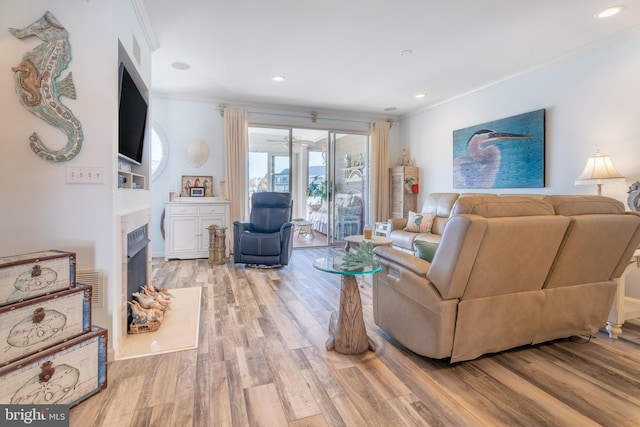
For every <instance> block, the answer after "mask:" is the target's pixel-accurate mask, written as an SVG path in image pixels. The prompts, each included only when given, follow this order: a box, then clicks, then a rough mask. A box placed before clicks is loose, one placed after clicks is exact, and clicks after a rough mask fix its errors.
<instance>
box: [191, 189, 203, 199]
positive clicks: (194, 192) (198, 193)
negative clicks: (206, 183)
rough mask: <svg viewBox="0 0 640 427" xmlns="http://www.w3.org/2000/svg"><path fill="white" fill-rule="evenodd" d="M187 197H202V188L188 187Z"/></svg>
mask: <svg viewBox="0 0 640 427" xmlns="http://www.w3.org/2000/svg"><path fill="white" fill-rule="evenodd" d="M189 196H190V197H204V187H190V188H189Z"/></svg>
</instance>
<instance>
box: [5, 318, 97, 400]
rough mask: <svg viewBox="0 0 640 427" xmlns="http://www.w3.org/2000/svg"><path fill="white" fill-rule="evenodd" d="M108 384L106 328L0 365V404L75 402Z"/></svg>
mask: <svg viewBox="0 0 640 427" xmlns="http://www.w3.org/2000/svg"><path fill="white" fill-rule="evenodd" d="M106 387H107V330H106V329H102V328H98V327H93V329H92V330H91V332H88V333H86V334H83V335H81V336H79V337H76V338H73V339H70V340H69V341H67V342H65V343H62V344H59V345H56V346H53V347H50V348H48V349H46V350H43V351H42V352H40V353H38V354H35V355H33V356H31V357H27V358H24V359H22V360H19V361H17V362H14V363H12V364H9V365H7V366H4V367H2V368H0V404H19V405H20V404H21V405H40V404H42V405H53V404H65V405H70V406H74V405H76V404H78V403H80V402H81V401H83V400H85V399H86V398H88V397H90V396H93V395H94V394H96V393H98V392H99V391H101V390H103V389H105V388H106Z"/></svg>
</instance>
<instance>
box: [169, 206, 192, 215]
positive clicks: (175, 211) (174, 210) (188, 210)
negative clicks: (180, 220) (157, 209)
mask: <svg viewBox="0 0 640 427" xmlns="http://www.w3.org/2000/svg"><path fill="white" fill-rule="evenodd" d="M197 213H198V206H194V205H183V206H180V205H173V206H171V215H196V214H197Z"/></svg>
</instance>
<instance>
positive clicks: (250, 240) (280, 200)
mask: <svg viewBox="0 0 640 427" xmlns="http://www.w3.org/2000/svg"><path fill="white" fill-rule="evenodd" d="M251 205H252V206H251V217H250V220H249V221H234V223H233V260H234V262H236V263H245V264H255V265H265V266H274V267H275V266H280V265H287V264H288V263H289V259H290V258H291V252H292V250H293V224H292V223H291V222H290V221H291V194H290V193H275V192H265V193H254V194H253V196H252V197H251Z"/></svg>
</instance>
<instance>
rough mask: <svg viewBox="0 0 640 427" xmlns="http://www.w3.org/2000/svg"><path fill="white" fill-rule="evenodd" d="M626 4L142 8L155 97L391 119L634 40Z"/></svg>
mask: <svg viewBox="0 0 640 427" xmlns="http://www.w3.org/2000/svg"><path fill="white" fill-rule="evenodd" d="M619 1H620V2H618V0H320V1H310V0H224V1H223V0H180V1H177V0H143V2H144V6H145V7H146V11H147V14H148V18H149V22H150V23H151V28H152V30H153V33H155V36H156V37H157V41H158V44H159V48H158V49H157V50H155V52H153V54H152V88H153V91H154V92H155V93H159V94H168V95H172V96H180V97H189V98H197V99H210V100H213V101H215V102H223V103H227V104H231V105H246V104H252V105H255V104H264V105H275V106H283V107H284V106H286V107H304V108H309V109H311V110H340V111H350V112H360V113H367V114H380V115H385V116H399V115H402V114H405V113H409V112H412V111H415V110H419V109H422V108H425V107H428V106H432V105H435V104H439V103H441V102H444V101H446V100H449V99H452V98H455V97H457V96H460V95H463V94H465V93H469V92H472V91H474V90H477V89H479V88H482V87H486V86H488V85H491V84H494V83H496V82H499V81H502V80H504V79H507V78H510V77H513V76H516V75H519V74H521V73H525V72H527V71H530V70H533V69H536V68H539V67H540V66H542V65H545V64H548V63H551V62H555V61H558V60H562V59H564V58H568V57H574V56H576V55H579V54H583V53H586V52H589V51H591V50H593V49H595V48H599V47H602V46H607V45H610V44H613V43H616V42H619V41H622V40H625V39H628V38H630V37H635V36H637V35H638V34H639V33H640V0H619ZM616 4H626V6H627V7H626V8H625V10H624V11H623V12H622V13H621V14H618V15H616V16H614V17H612V18H608V19H604V20H603V19H595V18H594V15H595V13H597V12H599V11H601V10H602V9H604V8H606V7H607V6H612V5H616ZM407 49H408V50H412V51H413V53H412V54H410V55H401V54H400V52H401V51H402V50H407ZM174 62H184V63H187V64H189V65H190V66H191V68H190V69H189V70H186V71H179V70H176V69H174V68H172V66H171V64H172V63H174ZM275 74H282V75H284V76H285V77H286V80H285V81H284V82H282V83H275V82H273V81H272V80H271V77H272V76H273V75H275ZM575 77H576V78H580V76H575ZM420 92H424V93H426V94H427V96H426V97H424V98H422V99H416V98H415V94H417V93H420ZM388 107H395V108H396V110H395V111H393V112H387V111H385V108H388Z"/></svg>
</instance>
